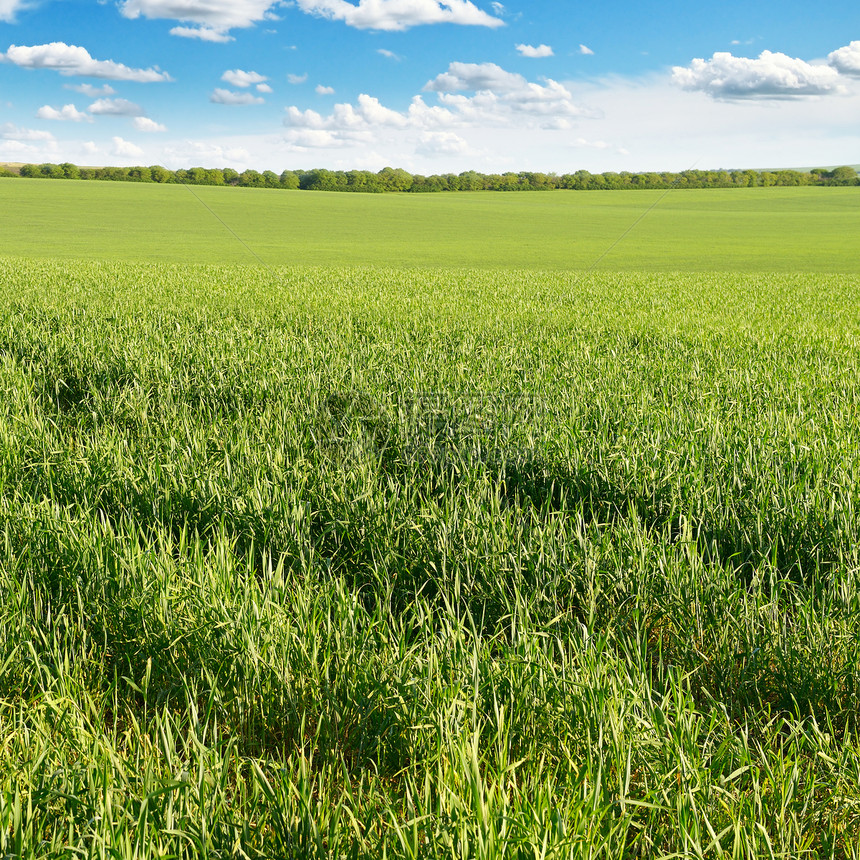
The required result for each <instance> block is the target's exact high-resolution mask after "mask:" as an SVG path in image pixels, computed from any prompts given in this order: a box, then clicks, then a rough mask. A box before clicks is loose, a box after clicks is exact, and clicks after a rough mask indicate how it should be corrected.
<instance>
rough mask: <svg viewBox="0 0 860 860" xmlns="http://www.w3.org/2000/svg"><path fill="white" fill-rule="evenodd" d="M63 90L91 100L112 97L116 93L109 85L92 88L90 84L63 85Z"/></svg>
mask: <svg viewBox="0 0 860 860" xmlns="http://www.w3.org/2000/svg"><path fill="white" fill-rule="evenodd" d="M63 88H64V89H67V90H73V91H74V92H76V93H81V94H82V95H85V96H89V97H90V98H91V99H98V98H101V97H102V96H112V95H113V94H114V93H115V92H116V90H115V89H114V88H113V87H112V86H111V85H110V84H105V85H104V86H101V87H94V86H93V85H92V84H63Z"/></svg>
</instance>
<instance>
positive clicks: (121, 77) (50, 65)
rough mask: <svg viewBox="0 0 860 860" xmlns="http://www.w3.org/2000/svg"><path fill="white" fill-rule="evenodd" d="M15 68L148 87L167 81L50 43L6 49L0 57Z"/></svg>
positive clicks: (153, 72) (165, 77)
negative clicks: (151, 84)
mask: <svg viewBox="0 0 860 860" xmlns="http://www.w3.org/2000/svg"><path fill="white" fill-rule="evenodd" d="M0 59H5V60H7V61H8V62H10V63H14V64H15V65H16V66H21V67H22V68H25V69H52V70H54V71H56V72H59V73H60V74H61V75H67V76H69V75H82V76H84V77H89V78H109V79H110V80H115V81H138V82H140V83H152V82H154V81H169V80H170V75H168V74H167V72H162V71H160V70H159V69H158V68H157V67H154V68H149V69H131V68H129V67H128V66H125V65H123V64H122V63H115V62H114V61H113V60H95V59H93V58H92V57H91V56H90V54H89V51H87V49H86V48H79V47H78V46H77V45H67V44H66V43H65V42H51V43H50V44H47V45H31V46H27V45H10V46H9V50H8V51H7V52H6V53H5V54H0Z"/></svg>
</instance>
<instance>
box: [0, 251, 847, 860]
mask: <svg viewBox="0 0 860 860" xmlns="http://www.w3.org/2000/svg"><path fill="white" fill-rule="evenodd" d="M0 295H2V301H0V379H2V391H3V392H4V394H5V396H4V398H3V399H2V401H0V535H1V536H2V537H0V540H2V550H0V552H2V556H0V558H2V564H0V629H2V631H3V635H2V636H0V854H2V855H4V856H10V857H16V858H17V857H60V856H62V857H67V856H85V857H123V858H125V857H128V858H131V857H136V858H144V857H153V858H154V857H192V856H193V857H213V858H214V857H226V856H237V857H318V858H321V857H341V856H342V857H381V856H385V857H392V858H401V857H402V858H418V857H439V858H442V857H446V858H448V857H462V858H466V857H469V858H473V857H474V858H496V857H511V858H524V857H535V858H542V857H652V856H663V857H670V856H671V857H677V856H690V857H798V856H810V857H845V858H847V857H857V856H858V849H857V845H858V842H860V787H858V785H859V784H858V777H860V744H858V739H857V730H858V726H857V718H856V715H857V709H858V687H857V679H858V654H860V627H858V625H857V618H858V609H860V588H858V576H859V575H860V559H858V547H857V535H858V533H860V529H858V526H860V522H858V511H860V507H858V486H860V482H858V478H860V445H858V435H860V434H858V431H860V418H858V414H860V412H858V405H860V404H858V400H860V392H858V386H857V378H858V370H860V368H858V363H860V362H858V356H860V354H859V353H858V334H860V312H858V307H860V304H858V298H860V283H858V281H857V279H856V278H854V277H839V276H829V277H824V276H773V277H765V276H738V275H731V276H720V275H702V276H693V275H667V276H652V275H649V276H644V275H623V276H622V275H605V274H601V275H593V276H573V275H549V274H539V273H525V272H521V273H505V274H500V273H480V272H475V271H460V272H447V273H443V272H440V271H434V270H430V271H420V272H419V271H408V270H407V271H403V272H391V271H383V270H373V269H309V268H304V269H302V268H296V269H282V270H260V269H253V268H245V269H243V268H239V267H214V266H213V267H170V266H165V267H158V266H146V267H144V266H134V265H128V264H96V263H63V264H59V263H57V264H53V263H34V262H28V263H25V262H20V261H5V262H2V263H0Z"/></svg>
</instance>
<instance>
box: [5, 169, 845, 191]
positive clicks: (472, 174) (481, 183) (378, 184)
mask: <svg viewBox="0 0 860 860" xmlns="http://www.w3.org/2000/svg"><path fill="white" fill-rule="evenodd" d="M15 175H20V176H28V177H36V178H43V179H98V180H108V181H113V182H158V183H179V184H184V185H234V186H239V187H242V188H280V189H299V190H303V191H356V192H362V193H382V192H387V191H408V192H412V193H421V192H437V191H548V190H552V189H559V188H566V189H573V190H577V191H593V190H594V191H596V190H612V189H631V188H649V189H661V188H752V187H770V186H797V185H860V178H858V175H857V171H856V170H855V168H853V167H836V168H834V169H832V170H828V169H825V168H823V167H821V168H815V169H813V170H809V171H800V170H684V171H682V172H681V173H655V172H650V173H628V172H626V171H624V172H621V173H614V172H608V173H589V171H587V170H577V171H576V173H565V174H562V175H557V174H555V173H533V172H530V171H522V172H520V173H478V172H476V171H474V170H467V171H465V172H463V173H458V174H455V173H443V174H434V175H432V176H422V175H421V174H413V173H408V172H407V171H406V170H400V169H395V168H392V167H386V168H383V169H382V170H380V171H379V172H378V173H373V172H371V171H369V170H325V169H322V168H319V169H316V170H284V171H283V172H282V173H280V174H278V173H275V172H273V171H271V170H264V171H263V172H262V173H259V172H258V171H256V170H245V171H242V172H241V173H239V172H238V171H236V170H232V169H231V168H229V167H225V168H205V167H191V168H188V169H187V170H168V169H167V168H166V167H161V166H160V165H153V166H151V167H78V166H77V165H74V164H69V163H68V162H66V163H64V164H24V165H22V166H21V167H20V168H19V169H18V171H17V173H14V172H12V171H10V170H0V176H15Z"/></svg>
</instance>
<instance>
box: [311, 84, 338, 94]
mask: <svg viewBox="0 0 860 860" xmlns="http://www.w3.org/2000/svg"><path fill="white" fill-rule="evenodd" d="M314 92H316V94H317V95H318V96H330V95H332V94H333V93H334V87H324V86H323V85H322V84H317V85H316V87H314Z"/></svg>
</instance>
